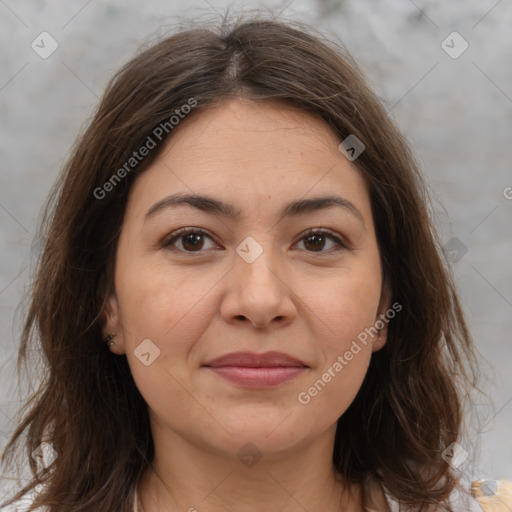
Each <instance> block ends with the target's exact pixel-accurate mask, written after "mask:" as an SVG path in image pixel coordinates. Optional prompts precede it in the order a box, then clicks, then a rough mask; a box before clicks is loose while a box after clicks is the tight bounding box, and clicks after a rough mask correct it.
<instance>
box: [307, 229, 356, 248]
mask: <svg viewBox="0 0 512 512" xmlns="http://www.w3.org/2000/svg"><path fill="white" fill-rule="evenodd" d="M302 240H304V247H306V250H307V252H318V253H325V252H330V251H329V249H328V250H326V251H324V250H323V249H324V248H325V246H326V243H327V242H328V241H331V242H333V243H334V247H335V249H334V250H339V249H343V248H346V245H345V244H344V243H343V242H342V241H341V239H340V238H338V237H337V236H335V235H334V234H332V233H331V232H330V231H325V230H310V231H308V232H307V233H306V234H305V235H304V236H303V237H302V239H301V241H302Z"/></svg>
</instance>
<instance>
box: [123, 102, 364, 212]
mask: <svg viewBox="0 0 512 512" xmlns="http://www.w3.org/2000/svg"><path fill="white" fill-rule="evenodd" d="M178 128H179V129H178V130H176V132H175V133H173V134H172V135H171V137H170V139H169V140H168V141H167V143H166V146H165V147H164V148H163V151H162V153H161V154H160V155H159V157H158V159H157V160H156V161H155V162H154V163H153V165H152V166H151V167H150V168H149V169H148V170H147V171H145V172H144V173H143V174H142V175H141V176H140V177H139V178H138V179H137V181H136V183H135V185H134V190H132V196H134V198H133V200H137V202H138V203H140V201H139V200H140V199H142V202H143V203H145V204H144V207H149V206H151V204H149V203H151V202H152V201H153V202H154V201H157V200H159V199H160V198H161V197H162V196H164V195H166V194H168V193H175V192H183V193H198V194H205V195H210V196H212V195H215V196H216V197H218V198H220V199H222V198H224V199H229V201H230V202H236V203H237V206H239V207H240V208H241V209H242V210H243V209H244V203H245V204H246V206H247V207H249V206H250V205H249V201H251V204H252V206H253V207H254V206H257V205H258V204H259V205H261V201H266V200H267V199H269V198H276V199H279V198H281V199H282V200H283V202H285V201H287V200H288V201H291V200H296V199H297V198H300V197H306V196H319V195H327V194H331V195H332V193H333V192H335V193H339V194H342V195H344V196H349V197H348V198H349V199H350V200H351V201H355V202H358V203H359V208H360V209H361V210H363V213H364V210H365V209H366V210H367V213H369V210H370V208H369V199H368V192H367V185H366V181H365V179H364V177H363V175H362V174H361V171H360V170H359V169H357V168H356V167H355V166H354V165H353V164H352V163H351V162H350V161H349V160H347V158H345V156H344V155H343V154H342V153H341V152H340V151H339V149H338V145H339V143H340V140H339V138H338V137H337V136H336V134H335V133H334V132H333V131H332V130H331V129H330V128H329V126H328V125H327V124H326V123H325V122H324V121H323V120H322V119H320V118H319V117H316V116H313V115H311V114H309V113H306V112H302V111H299V110H297V109H295V108H293V107H291V106H289V105H286V104H284V103H281V102H276V101H265V102H256V101H251V100H248V99H239V98H237V99H233V100H230V101H227V102H224V103H221V104H220V105H216V106H215V107H211V108H208V109H204V110H201V111H198V112H195V113H194V116H193V117H192V116H191V118H190V119H185V120H184V121H183V124H182V125H181V126H178ZM142 192H143V195H144V197H141V193H142ZM228 196H229V197H228ZM237 198H238V201H236V199H237ZM133 200H132V202H133Z"/></svg>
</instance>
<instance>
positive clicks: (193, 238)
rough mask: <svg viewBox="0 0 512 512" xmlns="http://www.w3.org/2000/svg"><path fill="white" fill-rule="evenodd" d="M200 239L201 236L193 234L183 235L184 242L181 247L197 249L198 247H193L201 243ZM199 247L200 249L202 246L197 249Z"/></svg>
mask: <svg viewBox="0 0 512 512" xmlns="http://www.w3.org/2000/svg"><path fill="white" fill-rule="evenodd" d="M201 237H202V235H200V234H194V233H190V234H188V235H185V237H184V241H183V247H185V249H197V248H198V246H197V245H195V244H197V242H199V241H201ZM188 242H191V244H190V245H189V244H188ZM201 247H202V244H201V246H200V247H199V249H200V248H201Z"/></svg>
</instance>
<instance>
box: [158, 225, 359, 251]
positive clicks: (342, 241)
mask: <svg viewBox="0 0 512 512" xmlns="http://www.w3.org/2000/svg"><path fill="white" fill-rule="evenodd" d="M191 233H195V234H202V235H205V236H207V237H208V238H210V239H211V240H212V241H214V242H215V240H214V237H213V236H212V235H210V234H209V233H208V232H207V231H206V230H204V229H203V228H196V227H193V226H189V227H185V228H180V229H177V230H176V231H173V232H172V233H170V234H169V235H168V236H166V237H165V238H164V239H163V240H162V241H161V242H160V244H159V245H160V247H161V248H164V249H165V248H167V249H169V248H170V247H171V248H172V249H171V250H176V251H177V252H181V253H187V254H201V253H203V252H206V251H183V250H182V249H178V248H176V247H173V243H174V242H175V241H177V240H178V239H179V238H181V237H183V236H186V235H188V234H191ZM317 234H319V235H323V236H325V237H326V238H328V239H330V240H331V241H333V242H335V243H336V244H337V247H336V248H333V249H329V250H327V251H318V252H315V251H304V252H307V253H310V254H316V255H319V256H320V255H323V254H332V253H333V252H336V251H338V250H342V249H350V248H351V246H350V243H348V242H347V240H346V238H345V237H344V236H342V235H339V234H337V233H336V232H334V231H331V230H330V229H327V228H309V229H307V230H306V231H303V232H302V233H301V234H300V235H299V238H298V240H297V241H296V242H295V243H294V244H293V245H296V244H297V243H298V242H300V241H302V240H303V239H304V238H306V237H307V236H311V235H317ZM215 243H216V242H215Z"/></svg>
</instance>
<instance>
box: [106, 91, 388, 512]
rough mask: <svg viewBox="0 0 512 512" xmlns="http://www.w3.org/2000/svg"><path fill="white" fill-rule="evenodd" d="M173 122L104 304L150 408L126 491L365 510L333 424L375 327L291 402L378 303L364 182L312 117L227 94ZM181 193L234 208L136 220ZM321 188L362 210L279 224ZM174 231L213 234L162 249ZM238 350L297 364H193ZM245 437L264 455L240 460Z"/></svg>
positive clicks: (147, 498) (214, 507)
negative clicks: (279, 370)
mask: <svg viewBox="0 0 512 512" xmlns="http://www.w3.org/2000/svg"><path fill="white" fill-rule="evenodd" d="M178 128H179V129H176V132H175V133H173V136H172V137H171V139H170V140H169V141H168V143H167V146H166V147H165V150H164V151H163V152H162V154H161V155H160V156H159V158H158V159H157V160H156V161H155V162H154V163H153V164H152V166H151V167H150V168H149V169H148V170H147V171H146V172H144V173H143V174H142V175H140V176H139V177H138V178H137V180H136V182H135V184H134V185H133V188H132V190H131V192H130V196H129V199H128V204H127V208H126V214H125V219H124V224H123V227H122V231H121V234H120V239H119V244H118V250H117V256H116V267H115V268H116V270H115V291H113V293H112V295H111V296H110V298H109V301H108V307H107V310H106V312H105V315H106V323H105V330H104V333H105V335H107V334H108V333H110V332H115V333H116V336H115V339H114V340H115V344H114V345H113V346H112V347H111V350H112V351H113V352H114V353H116V354H126V357H127V359H128V363H129V365H130V368H131V371H132V374H133V377H134V379H135V382H136V384H137V387H138V389H139V390H140V392H141V394H142V395H143V397H144V399H145V400H146V402H147V404H148V407H149V413H150V420H151V431H152V435H153V440H154V443H155V459H154V461H153V466H154V468H155V470H156V474H155V471H153V470H151V469H149V470H148V471H147V472H146V473H145V474H144V476H143V478H142V479H141V481H140V483H139V486H138V493H139V496H140V500H141V503H142V505H143V507H144V511H145V512H156V511H160V510H169V511H178V510H179V511H187V510H190V512H192V511H193V510H194V509H196V510H198V511H199V512H217V511H219V512H220V511H223V512H224V511H234V510H236V511H237V512H254V511H255V510H258V511H262V512H263V511H265V512H278V511H279V512H297V511H301V512H302V511H304V510H308V511H316V510H325V511H334V510H345V511H359V510H362V508H361V505H360V495H359V491H358V489H356V488H353V489H349V486H348V485H347V484H345V483H344V482H343V480H342V479H341V478H340V476H339V475H338V474H337V473H336V472H335V470H334V468H333V465H332V452H333V446H334V437H335V431H336V424H337V423H336V422H337V420H338V418H339V417H340V416H341V415H342V414H343V413H344V411H345V410H346V409H347V408H348V406H349V405H350V403H351V402H352V401H353V399H354V397H355V395H356V393H357V391H358V390H359V388H360V386H361V384H362V381H363V379H364V376H365V374H366V372H367V369H368V365H369V361H370V358H371V354H372V352H373V351H377V350H379V349H380V348H382V346H383V345H384V343H385V341H386V334H387V333H386V328H384V329H382V330H381V331H380V332H379V334H378V335H377V336H375V337H374V338H373V339H370V340H369V342H368V344H367V345H366V346H364V345H361V351H360V352H358V353H357V354H356V355H354V357H353V359H352V360H351V361H350V362H349V363H348V364H347V365H346V366H344V368H343V370H342V371H341V372H339V373H336V376H335V377H334V378H332V379H331V381H330V382H329V383H328V384H326V385H325V387H324V388H323V389H322V390H321V391H320V392H319V393H318V394H317V395H316V396H314V397H312V398H311V401H310V402H309V403H308V404H307V405H305V404H302V403H300V402H299V400H298V399H297V396H298V394H299V393H300V392H301V391H307V390H308V388H310V387H311V386H312V385H313V384H314V382H315V381H317V380H318V379H320V378H321V377H322V374H324V373H325V372H326V371H327V369H328V368H329V367H332V365H333V363H334V362H335V361H336V360H337V357H338V356H340V355H341V356H343V354H344V353H345V352H346V351H347V350H349V348H350V346H351V343H352V341H353V340H355V339H356V337H357V336H358V334H360V333H361V332H362V331H363V330H364V329H365V328H367V327H370V326H373V325H374V323H375V321H376V320H377V319H378V317H379V314H382V313H384V312H385V310H386V309H387V308H388V307H389V304H386V303H384V301H383V300H381V298H382V297H381V296H382V293H381V292H382V269H381V265H380V259H379V249H378V244H377V241H376V236H375V229H374V223H373V219H372V214H371V206H370V199H369V194H368V188H367V185H366V182H365V180H364V178H363V177H362V175H361V173H360V172H359V171H358V170H357V168H356V167H355V166H354V165H353V164H352V163H351V162H350V161H349V160H348V159H347V158H345V156H344V155H343V154H342V153H341V152H340V151H339V149H338V144H339V140H338V139H337V137H336V136H335V135H334V134H333V133H332V132H331V131H330V129H329V127H328V126H327V125H326V124H324V122H323V121H321V120H319V119H317V118H315V117H312V116H311V115H309V114H307V113H304V112H298V111H296V110H293V109H291V108H290V107H288V106H286V105H283V104H280V103H277V102H265V103H263V104H262V103H255V102H252V101H250V100H247V99H234V100H230V101H229V102H225V103H222V104H220V105H218V106H216V107H215V108H212V109H209V110H205V111H202V112H198V113H197V115H195V116H193V117H192V116H191V117H190V119H186V120H185V121H183V122H182V124H181V125H180V126H179V127H178ZM178 192H182V193H196V194H201V195H208V196H210V197H213V198H215V199H219V200H222V201H225V202H229V203H232V204H233V205H234V206H235V207H236V208H238V209H240V211H241V216H240V218H238V219H230V218H227V217H225V216H222V215H220V214H218V213H216V214H212V213H209V212H204V211H200V210H198V209H196V208H194V207H191V206H180V207H174V208H172V207H169V208H163V209H160V210H159V211H157V212H155V213H154V214H153V215H150V216H149V217H148V218H147V219H145V215H146V213H147V212H148V210H149V209H150V208H151V207H152V206H153V205H154V204H155V203H157V202H158V201H160V200H162V199H163V198H165V197H167V196H168V195H170V194H175V193H178ZM334 194H336V195H339V196H342V197H343V198H345V199H347V200H348V201H350V202H351V203H352V204H353V206H354V207H355V208H356V209H357V210H358V211H359V213H360V216H361V218H359V217H358V216H357V215H356V214H354V213H353V212H351V211H350V210H349V209H348V208H343V207H339V206H335V207H331V208H327V209H323V210H319V211H315V212H310V213H306V214H302V215H297V216H294V217H290V218H285V219H282V220H279V218H278V213H279V212H280V211H281V209H282V208H283V207H284V206H285V205H286V204H288V203H289V202H292V201H295V200H299V199H309V198H312V197H321V196H327V195H334ZM184 227H185V228H186V227H192V228H201V229H203V230H204V231H206V232H207V234H208V235H207V236H203V237H202V238H200V239H199V242H196V244H195V245H194V244H193V243H192V244H191V243H190V239H189V243H188V244H187V241H186V240H184V238H183V237H182V238H178V239H177V240H175V241H174V242H173V244H172V245H169V246H168V247H162V245H161V241H162V240H164V239H166V238H167V240H169V239H170V238H171V237H170V236H169V235H170V234H172V233H174V232H176V230H178V229H179V228H184ZM310 228H315V229H317V228H324V229H328V230H330V231H331V232H332V233H333V234H334V235H335V236H338V237H341V238H342V239H343V240H344V241H345V242H346V243H347V244H348V248H344V247H340V246H338V245H337V243H336V242H334V241H332V240H330V239H329V238H324V239H322V240H321V242H320V245H319V246H318V249H316V250H315V245H314V243H311V239H310V238H308V236H306V237H305V235H304V232H305V231H306V230H308V229H310ZM248 236H251V237H253V238H254V239H255V240H256V241H257V243H258V244H259V246H260V247H261V249H262V251H263V252H262V253H261V254H260V255H259V257H258V258H257V259H256V260H255V261H253V262H251V263H248V262H247V261H246V260H244V259H243V258H242V257H240V256H239V254H238V253H237V252H236V248H237V247H238V246H239V245H240V244H241V243H242V241H244V240H245V238H246V237H248ZM172 248H174V250H172ZM187 249H188V252H187ZM251 250H252V249H251ZM145 339H150V340H151V342H152V343H153V344H154V346H156V347H158V349H159V350H160V354H159V356H158V357H156V359H154V361H153V362H152V363H151V364H149V365H148V366H146V365H144V364H142V362H141V360H140V359H139V358H138V357H137V356H136V354H135V353H134V351H136V349H137V347H138V346H139V345H140V343H141V342H142V341H143V340H145ZM244 350H247V351H253V352H258V353H262V352H266V351H268V350H276V351H281V352H285V353H287V354H290V355H292V356H294V357H296V358H298V359H300V360H302V361H303V362H305V363H306V365H307V366H308V368H307V369H306V370H304V371H303V372H301V373H300V374H299V375H298V376H297V377H295V378H294V379H292V380H291V381H288V382H285V383H282V384H280V385H277V386H274V387H271V388H266V389H262V388H260V389H249V388H246V387H242V386H239V385H237V384H233V383H230V382H228V381H226V380H224V379H223V378H221V377H219V376H218V375H217V374H215V372H213V371H211V370H210V369H208V368H205V367H202V365H203V364H204V363H206V362H207V361H208V360H211V359H213V358H216V357H219V356H221V355H224V354H227V353H229V352H234V351H244ZM150 352H151V353H153V354H154V353H155V352H154V349H153V348H150ZM150 357H152V356H150ZM247 443H252V445H254V446H255V447H256V449H257V451H258V453H260V454H261V455H262V457H261V458H260V459H259V460H258V461H257V462H256V463H255V464H254V465H252V466H249V465H247V464H244V463H243V462H242V461H241V460H239V458H238V457H237V453H238V452H239V451H240V449H241V448H242V447H243V446H244V445H246V444H247ZM157 475H158V476H157ZM349 490H351V491H352V492H351V493H349ZM340 499H341V506H342V508H340V505H339V503H340ZM256 506H257V507H258V508H255V507H256ZM381 507H382V508H380V509H379V510H387V506H386V505H384V504H383V503H382V502H381Z"/></svg>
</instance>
